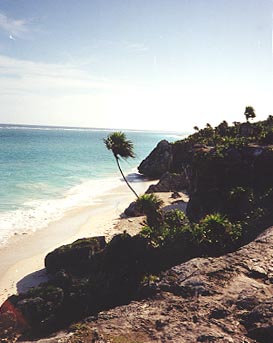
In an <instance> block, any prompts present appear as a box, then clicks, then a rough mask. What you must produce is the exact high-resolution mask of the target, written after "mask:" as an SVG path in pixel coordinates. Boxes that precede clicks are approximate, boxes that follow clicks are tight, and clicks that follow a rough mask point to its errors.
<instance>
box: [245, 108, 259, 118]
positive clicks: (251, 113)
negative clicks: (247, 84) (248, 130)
mask: <svg viewBox="0 0 273 343" xmlns="http://www.w3.org/2000/svg"><path fill="white" fill-rule="evenodd" d="M244 114H245V117H246V120H247V121H248V120H249V119H254V118H255V117H256V114H255V110H254V108H253V107H252V106H246V109H245V113H244Z"/></svg>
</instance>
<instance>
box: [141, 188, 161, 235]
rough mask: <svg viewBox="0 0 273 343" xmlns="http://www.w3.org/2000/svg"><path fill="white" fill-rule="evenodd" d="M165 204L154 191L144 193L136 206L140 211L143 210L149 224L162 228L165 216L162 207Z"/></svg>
mask: <svg viewBox="0 0 273 343" xmlns="http://www.w3.org/2000/svg"><path fill="white" fill-rule="evenodd" d="M162 205H163V200H162V199H160V198H159V197H158V196H157V195H155V194H154V193H151V194H143V195H141V196H140V197H139V198H138V199H137V201H136V206H137V208H138V209H139V211H140V212H143V213H144V214H145V215H146V217H147V224H148V226H150V227H153V228H155V229H158V230H160V227H161V225H162V221H163V217H162V213H161V211H160V207H161V206H162Z"/></svg>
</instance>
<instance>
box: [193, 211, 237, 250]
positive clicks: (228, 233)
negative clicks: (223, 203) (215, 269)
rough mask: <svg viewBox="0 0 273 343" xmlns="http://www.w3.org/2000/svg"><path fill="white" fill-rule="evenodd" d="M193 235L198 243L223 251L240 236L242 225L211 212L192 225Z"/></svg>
mask: <svg viewBox="0 0 273 343" xmlns="http://www.w3.org/2000/svg"><path fill="white" fill-rule="evenodd" d="M193 235H194V237H195V239H196V242H197V243H198V244H199V245H201V246H205V248H209V249H211V248H213V249H214V251H221V252H224V251H226V249H230V248H231V247H232V245H233V243H236V241H237V240H238V239H239V238H240V237H241V235H242V227H241V225H240V223H233V224H232V223H231V222H230V221H229V220H228V219H227V218H226V217H225V216H223V215H222V214H220V213H212V214H208V215H206V216H205V217H204V218H203V219H201V220H200V222H199V223H198V224H195V225H194V228H193Z"/></svg>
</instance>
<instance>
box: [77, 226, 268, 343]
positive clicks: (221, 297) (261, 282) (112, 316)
mask: <svg viewBox="0 0 273 343" xmlns="http://www.w3.org/2000/svg"><path fill="white" fill-rule="evenodd" d="M272 256H273V228H270V229H268V230H267V231H265V232H264V233H263V234H261V235H260V236H259V237H258V238H257V239H256V240H255V241H254V242H252V243H250V244H248V245H247V246H245V247H242V248H241V249H239V250H238V251H236V252H234V253H230V254H227V255H225V256H222V257H218V258H195V259H192V260H190V261H188V262H185V263H183V264H181V265H178V266H176V267H173V268H171V269H170V270H168V271H166V272H164V273H163V274H162V275H161V277H160V278H158V279H151V280H150V281H147V287H148V288H150V294H153V295H152V296H151V297H150V298H149V299H146V300H141V301H133V302H131V303H130V304H129V305H125V306H120V307H116V308H114V309H112V310H109V311H106V312H101V313H99V315H98V318H92V319H91V318H90V320H91V321H92V322H90V323H87V321H86V323H87V324H86V325H87V327H88V330H89V334H90V336H89V339H90V340H91V337H92V339H93V341H92V342H100V343H106V342H115V339H116V340H117V339H119V341H120V342H133V341H137V342H138V341H139V342H172V343H183V342H185V343H186V342H223V343H224V342H233V343H242V342H245V343H254V342H256V343H257V342H259V343H271V342H272V337H273V336H272V335H273V300H272V295H273V262H272ZM94 332H95V335H94ZM126 337H127V339H128V340H126ZM129 338H130V340H129ZM111 339H112V340H111ZM83 342H87V340H86V341H85V340H83Z"/></svg>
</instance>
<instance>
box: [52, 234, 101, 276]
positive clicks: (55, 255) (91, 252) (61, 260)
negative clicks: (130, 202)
mask: <svg viewBox="0 0 273 343" xmlns="http://www.w3.org/2000/svg"><path fill="white" fill-rule="evenodd" d="M105 246H106V242H105V237H104V236H98V237H91V238H82V239H78V240H77V241H75V242H74V243H72V244H67V245H63V246H61V247H59V248H57V249H55V250H54V251H52V252H50V253H49V254H48V255H47V256H46V258H45V267H46V270H47V271H48V272H49V273H52V274H54V273H56V272H57V271H60V270H62V269H63V270H65V271H69V272H71V273H73V274H84V273H86V268H88V266H89V265H90V263H91V261H92V259H93V258H94V256H95V255H96V254H97V253H98V252H100V251H102V250H103V249H104V248H105Z"/></svg>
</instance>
